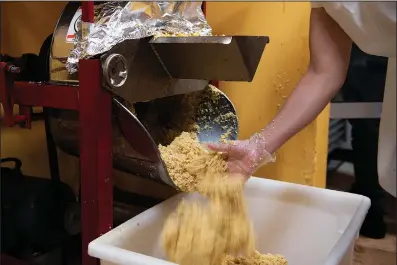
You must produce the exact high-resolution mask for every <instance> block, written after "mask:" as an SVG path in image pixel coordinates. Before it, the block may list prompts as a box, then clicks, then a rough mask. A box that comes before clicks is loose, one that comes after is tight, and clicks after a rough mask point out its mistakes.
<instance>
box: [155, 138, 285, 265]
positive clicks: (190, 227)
mask: <svg viewBox="0 0 397 265" xmlns="http://www.w3.org/2000/svg"><path fill="white" fill-rule="evenodd" d="M159 148H160V153H161V156H162V158H163V160H164V162H165V164H166V166H167V169H168V171H169V174H170V177H171V178H172V180H173V181H174V183H175V184H176V185H177V186H178V187H179V188H180V189H181V190H183V191H188V192H194V191H196V192H198V193H199V194H201V197H200V198H201V199H203V200H183V201H182V202H181V203H180V204H179V205H178V208H177V210H176V211H175V212H174V213H172V214H171V215H170V216H169V218H168V219H167V220H166V222H165V224H164V228H163V231H162V243H163V247H164V250H165V253H166V256H167V258H168V259H169V260H170V261H172V262H175V263H178V264H180V265H237V264H239V265H286V264H287V261H286V260H285V259H284V258H283V257H281V256H278V255H262V254H260V253H259V252H257V251H255V237H254V232H253V227H252V224H251V222H250V221H249V219H248V217H247V214H246V205H245V200H244V196H243V185H244V183H243V182H242V179H240V178H238V177H233V176H229V175H228V173H227V163H226V161H225V157H224V156H223V155H222V154H218V153H212V152H208V151H207V150H205V149H204V148H203V147H202V146H201V145H200V143H199V141H198V138H197V134H195V133H187V132H183V133H182V134H181V135H180V136H178V137H176V138H175V140H174V141H173V142H172V143H171V144H170V145H168V146H160V147H159Z"/></svg>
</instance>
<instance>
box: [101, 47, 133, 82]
mask: <svg viewBox="0 0 397 265" xmlns="http://www.w3.org/2000/svg"><path fill="white" fill-rule="evenodd" d="M102 69H103V76H104V78H105V80H106V83H107V84H108V85H109V86H110V88H112V89H117V88H119V87H121V86H122V85H124V83H125V81H126V80H127V77H128V62H127V59H126V58H125V57H124V56H123V55H121V54H117V53H114V54H111V55H109V56H108V57H107V58H106V60H105V62H104V64H103V67H102Z"/></svg>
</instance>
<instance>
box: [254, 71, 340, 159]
mask: <svg viewBox="0 0 397 265" xmlns="http://www.w3.org/2000/svg"><path fill="white" fill-rule="evenodd" d="M342 84H343V82H342V83H341V82H340V81H337V80H335V78H332V75H321V74H316V73H314V72H313V71H310V70H309V71H308V72H307V73H306V74H305V76H304V77H303V78H302V79H301V80H300V82H299V83H298V85H297V87H296V88H295V90H294V91H293V92H292V94H291V95H290V97H289V98H288V100H287V101H286V103H285V104H284V106H283V108H282V109H281V111H280V112H279V113H278V114H277V115H276V117H275V118H274V119H273V121H272V122H270V123H269V124H268V125H267V126H266V127H265V128H264V129H263V130H262V131H261V132H260V134H261V136H262V138H263V139H265V141H266V146H265V149H266V150H267V151H268V152H269V153H273V152H274V151H276V150H277V149H278V148H279V147H281V146H282V145H283V144H284V143H285V142H287V141H288V140H289V139H290V138H291V137H292V136H294V135H295V134H297V133H298V132H299V131H301V130H302V129H303V128H305V127H306V126H307V125H308V124H310V123H311V122H312V121H313V120H314V119H315V118H316V117H317V116H318V115H319V114H320V112H321V111H322V110H323V109H324V108H325V107H326V106H327V104H328V103H329V102H330V101H331V99H332V98H333V97H334V96H335V94H336V93H337V92H338V91H339V89H340V87H341V86H342Z"/></svg>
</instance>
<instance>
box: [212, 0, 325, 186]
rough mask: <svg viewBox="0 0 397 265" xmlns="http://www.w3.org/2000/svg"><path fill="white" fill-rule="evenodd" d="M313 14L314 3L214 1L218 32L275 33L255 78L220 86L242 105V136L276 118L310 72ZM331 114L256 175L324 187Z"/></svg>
mask: <svg viewBox="0 0 397 265" xmlns="http://www.w3.org/2000/svg"><path fill="white" fill-rule="evenodd" d="M309 15H310V5H309V3H294V2H278V3H274V2H208V9H207V19H208V21H209V23H210V25H211V26H212V28H213V31H214V34H225V35H267V36H269V37H270V43H269V44H268V45H267V47H266V49H265V52H264V54H263V56H262V60H261V62H260V65H259V68H258V70H257V72H256V76H255V78H254V80H253V82H252V83H238V82H224V83H221V85H220V86H221V89H222V90H223V91H225V92H226V94H227V95H228V96H229V97H230V99H231V100H232V102H233V103H234V104H235V107H236V109H237V114H238V117H239V122H240V137H241V138H246V137H249V136H250V135H251V134H252V133H254V132H256V131H258V130H260V129H261V128H263V127H264V126H265V125H266V124H267V123H268V122H269V121H271V119H272V118H273V117H274V115H275V114H276V113H277V112H278V111H279V109H280V107H281V106H282V104H283V103H284V102H285V99H286V97H287V96H288V95H289V94H290V92H291V91H292V89H293V88H294V86H295V85H296V84H297V82H298V80H299V78H300V77H301V76H302V74H303V73H304V72H305V69H306V67H307V65H308V61H309V53H308V30H309ZM328 117H329V116H328V109H327V110H325V112H324V113H323V114H322V115H321V116H320V118H319V119H317V121H315V122H314V123H313V124H311V125H310V126H308V127H307V128H306V129H305V130H304V131H302V132H301V133H300V134H299V135H297V136H295V137H294V138H293V139H291V140H290V141H289V142H288V143H287V144H285V145H284V146H283V147H282V148H281V149H280V150H279V151H278V152H277V162H276V163H274V164H269V165H267V166H265V167H263V168H261V169H260V170H259V171H258V172H257V173H256V175H257V176H261V177H268V178H273V179H278V180H284V181H289V182H295V183H301V184H307V185H315V186H319V187H324V186H325V172H326V152H327V143H328V142H327V139H328V134H327V132H328Z"/></svg>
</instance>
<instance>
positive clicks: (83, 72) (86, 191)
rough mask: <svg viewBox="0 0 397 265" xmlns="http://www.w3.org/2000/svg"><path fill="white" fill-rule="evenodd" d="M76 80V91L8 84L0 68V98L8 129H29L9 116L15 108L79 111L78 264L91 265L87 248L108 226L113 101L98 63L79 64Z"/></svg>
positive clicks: (7, 76) (9, 80)
mask: <svg viewBox="0 0 397 265" xmlns="http://www.w3.org/2000/svg"><path fill="white" fill-rule="evenodd" d="M79 77H80V78H79V87H73V86H56V85H47V84H39V83H29V82H13V80H12V76H11V75H10V74H8V73H6V72H5V64H4V63H1V64H0V94H1V103H2V104H3V108H4V117H3V118H4V119H3V120H4V123H5V124H6V125H7V126H14V125H16V124H18V123H20V122H22V121H23V122H24V123H26V127H25V128H28V129H30V119H27V117H26V116H23V115H16V116H14V114H13V106H14V104H17V105H19V106H20V107H21V106H22V107H24V108H25V110H26V109H27V108H29V109H30V107H36V106H41V107H50V108H58V109H70V110H78V111H79V116H80V168H81V202H82V207H81V216H82V220H81V222H82V224H81V225H82V247H83V251H82V253H83V257H82V259H83V260H82V261H83V262H82V264H83V265H94V264H96V263H97V260H96V259H94V258H92V257H90V256H88V253H87V247H88V244H89V243H90V242H91V241H92V240H94V239H95V238H97V237H98V236H100V235H102V234H104V233H106V232H107V231H109V230H110V229H112V226H113V184H112V180H111V174H112V117H111V115H112V114H111V113H112V112H111V111H112V97H111V95H110V93H108V92H106V91H105V90H104V89H102V86H101V66H100V61H99V60H81V61H80V63H79ZM24 108H22V109H24Z"/></svg>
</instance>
